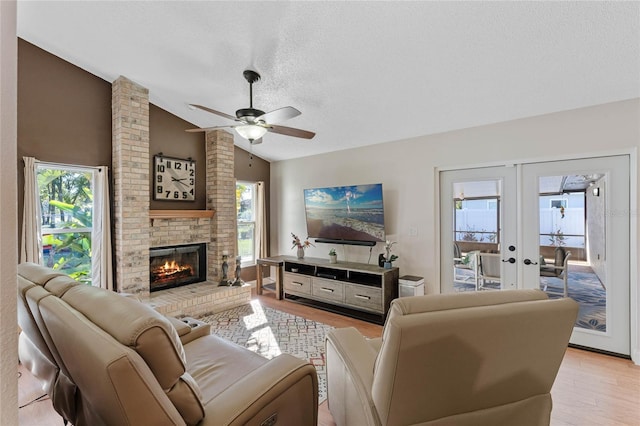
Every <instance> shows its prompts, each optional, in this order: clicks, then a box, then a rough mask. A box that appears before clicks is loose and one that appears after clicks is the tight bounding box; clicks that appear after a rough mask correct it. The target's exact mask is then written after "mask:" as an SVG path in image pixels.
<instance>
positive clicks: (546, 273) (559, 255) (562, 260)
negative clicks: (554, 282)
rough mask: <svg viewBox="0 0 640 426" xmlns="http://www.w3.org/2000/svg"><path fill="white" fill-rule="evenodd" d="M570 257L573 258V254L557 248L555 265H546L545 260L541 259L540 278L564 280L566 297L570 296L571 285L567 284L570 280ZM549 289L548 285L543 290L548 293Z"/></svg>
mask: <svg viewBox="0 0 640 426" xmlns="http://www.w3.org/2000/svg"><path fill="white" fill-rule="evenodd" d="M569 257H571V252H570V251H565V249H564V248H563V247H556V250H555V259H554V262H553V263H546V261H545V260H544V258H543V257H540V276H541V277H553V278H562V284H563V287H564V292H563V294H564V297H567V296H568V295H569V285H568V282H567V279H568V278H569V269H568V267H569ZM547 287H548V285H547V284H545V285H544V288H543V289H542V290H543V291H547Z"/></svg>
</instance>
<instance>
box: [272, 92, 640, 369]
mask: <svg viewBox="0 0 640 426" xmlns="http://www.w3.org/2000/svg"><path fill="white" fill-rule="evenodd" d="M639 122H640V99H637V98H636V99H632V100H628V101H621V102H615V103H610V104H604V105H598V106H595V107H590V108H582V109H577V110H572V111H565V112H559V113H553V114H547V115H543V116H538V117H531V118H526V119H521V120H514V121H509V122H506V123H498V124H492V125H487V126H482V127H475V128H470V129H464V130H459V131H453V132H448V133H443V134H438V135H430V136H422V137H417V138H413V139H409V140H403V141H396V142H390V143H383V144H378V145H373V146H369V147H362V148H356V149H350V150H345V151H340V152H333V153H329V154H323V155H317V156H312V157H305V158H300V159H295V160H288V161H280V162H275V163H272V165H271V185H272V186H271V197H272V200H271V236H272V241H271V253H272V254H274V255H275V254H293V252H292V251H291V245H290V238H289V234H290V233H291V232H295V233H296V234H304V233H305V232H306V226H305V217H304V203H303V195H302V193H303V192H302V190H303V189H304V188H309V187H319V186H333V185H351V184H363V183H376V182H382V184H383V188H384V204H385V222H386V230H387V235H388V238H389V239H392V240H394V241H398V244H397V245H396V246H395V247H394V251H395V252H396V253H397V254H398V255H399V256H400V258H399V260H398V261H397V263H396V266H399V267H400V275H404V274H412V275H421V276H424V277H425V292H426V293H434V292H438V291H439V285H438V283H437V279H438V271H437V268H438V263H439V262H438V261H437V259H438V255H439V253H438V247H437V241H438V235H437V233H438V230H437V229H436V227H437V222H436V220H437V216H436V210H437V202H438V199H437V191H436V174H437V168H447V167H457V166H461V167H465V166H472V165H495V164H509V163H514V162H528V161H531V160H551V159H560V158H562V159H567V158H579V157H584V156H592V155H598V154H607V153H612V152H615V153H621V152H626V153H631V152H633V156H637V151H635V150H636V149H637V148H638V147H639V145H640V124H639ZM387 125H389V124H387ZM632 161H637V158H632ZM633 177H634V179H635V186H633V185H632V188H634V189H635V190H637V189H638V188H640V185H638V182H637V179H638V178H637V174H633ZM634 195H635V194H634ZM631 213H632V216H631V218H632V221H633V222H634V224H633V225H632V229H633V230H635V232H636V233H637V229H638V227H637V224H638V215H637V214H636V212H635V211H633V212H631ZM412 228H414V229H417V236H412V235H410V231H411V230H412ZM636 236H637V235H636ZM636 241H637V239H636ZM634 250H636V253H637V247H634ZM327 252H328V246H327V245H322V247H317V248H310V249H309V250H308V251H307V256H313V257H324V258H326V257H327ZM380 252H382V248H381V246H380V245H378V246H377V247H375V248H374V250H373V255H372V262H374V261H375V259H377V254H378V253H380ZM368 254H369V249H368V248H364V247H351V246H345V247H344V248H338V255H339V257H340V258H342V259H345V258H346V260H349V261H355V262H366V261H367V259H368ZM632 264H633V265H634V266H633V267H634V268H637V262H632ZM631 276H632V300H633V302H632V305H633V306H635V309H634V310H633V313H632V315H633V317H632V324H635V325H636V327H633V326H632V328H633V330H634V332H633V333H634V335H633V339H632V351H634V350H635V355H634V358H635V359H636V360H637V359H639V358H640V351H639V350H638V346H637V342H638V338H639V337H640V336H639V335H638V327H637V325H638V318H637V310H638V306H640V299H639V296H638V292H637V276H638V270H637V269H635V270H633V271H632V273H631Z"/></svg>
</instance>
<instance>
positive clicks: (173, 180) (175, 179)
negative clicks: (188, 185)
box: [171, 176, 187, 183]
mask: <svg viewBox="0 0 640 426" xmlns="http://www.w3.org/2000/svg"><path fill="white" fill-rule="evenodd" d="M183 180H187V178H182V179H178V178H175V177H173V176H171V182H180V183H182V182H181V181H183Z"/></svg>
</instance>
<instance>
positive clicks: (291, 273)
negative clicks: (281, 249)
mask: <svg viewBox="0 0 640 426" xmlns="http://www.w3.org/2000/svg"><path fill="white" fill-rule="evenodd" d="M282 259H283V261H284V265H283V266H284V277H283V292H284V298H285V299H288V300H293V301H296V302H299V303H305V304H309V305H311V306H315V307H318V308H321V309H326V310H329V311H333V312H338V313H341V314H345V315H349V316H352V317H356V318H360V319H364V320H367V321H371V322H376V323H380V324H382V323H384V320H385V318H386V315H387V311H388V310H389V305H390V304H391V301H392V300H393V299H395V298H397V297H398V276H399V269H398V268H391V269H384V268H381V267H379V266H378V265H369V264H366V263H352V262H338V263H330V262H329V260H328V259H315V258H304V259H298V258H295V257H287V256H283V257H282Z"/></svg>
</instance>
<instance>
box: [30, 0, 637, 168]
mask: <svg viewBox="0 0 640 426" xmlns="http://www.w3.org/2000/svg"><path fill="white" fill-rule="evenodd" d="M18 35H19V36H20V37H22V38H23V39H25V40H27V41H29V42H31V43H33V44H35V45H37V46H39V47H41V48H43V49H45V50H47V51H49V52H51V53H53V54H55V55H57V56H59V57H61V58H63V59H65V60H67V61H69V62H71V63H73V64H75V65H77V66H79V67H81V68H83V69H85V70H87V71H89V72H91V73H93V74H95V75H97V76H99V77H101V78H103V79H105V80H107V81H113V80H114V79H116V78H117V77H118V76H119V75H123V76H125V77H127V78H129V79H131V80H133V81H135V82H137V83H139V84H141V85H142V86H144V87H147V88H148V89H149V91H150V100H151V102H152V103H154V104H156V105H158V106H159V107H161V108H163V109H166V110H167V111H169V112H171V113H173V114H175V115H177V116H179V117H181V118H183V119H185V120H187V121H189V122H191V123H193V124H194V125H196V126H200V127H209V126H216V125H224V124H229V122H228V121H227V120H226V119H224V118H222V117H218V116H214V115H211V114H208V113H205V112H202V111H192V110H189V109H188V108H187V104H188V103H198V104H202V105H205V106H208V107H211V108H213V109H217V110H219V111H223V112H226V113H228V114H232V115H233V114H234V112H235V110H237V109H239V108H244V107H247V106H248V98H249V93H248V84H247V82H246V81H245V80H244V78H243V77H242V71H243V70H244V69H247V68H252V69H255V70H257V71H258V72H260V73H261V74H262V80H261V81H259V82H257V83H256V84H254V107H256V108H259V109H262V110H264V111H270V110H272V109H276V108H280V107H283V106H287V105H291V106H294V107H296V108H298V109H299V110H300V111H302V115H301V116H299V117H297V118H294V119H292V120H289V121H287V122H284V123H283V124H284V125H286V126H290V127H297V128H302V129H306V130H311V131H314V132H316V133H317V135H316V137H315V138H314V139H312V140H303V139H296V138H291V137H287V136H281V135H276V134H271V133H269V134H267V135H266V136H265V138H264V143H263V144H262V145H258V146H256V147H254V153H255V154H257V155H259V156H260V157H263V158H265V159H268V160H272V161H273V160H283V159H289V158H296V157H302V156H307V155H313V154H318V153H323V152H329V151H336V150H342V149H346V148H350V147H356V146H363V145H368V144H375V143H381V142H388V141H393V140H399V139H404V138H409V137H414V136H421V135H427V134H434V133H440V132H445V131H449V130H455V129H461V128H467V127H472V126H478V125H483V124H489V123H496V122H502V121H507V120H513V119H517V118H522V117H529V116H535V115H540V114H545V113H551V112H556V111H562V110H568V109H573V108H579V107H584V106H590V105H596V104H601V103H607V102H613V101H618V100H624V99H630V98H635V97H640V47H639V46H640V2H614V3H605V2H531V3H529V2H360V1H359V2H217V1H216V2H182V1H175V2H150V1H138V2H133V1H116V2H57V1H46V2H32V1H19V2H18ZM235 140H236V144H237V145H239V146H241V147H242V148H245V149H248V142H247V141H245V140H243V139H242V138H240V137H239V136H237V135H236V137H235Z"/></svg>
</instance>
